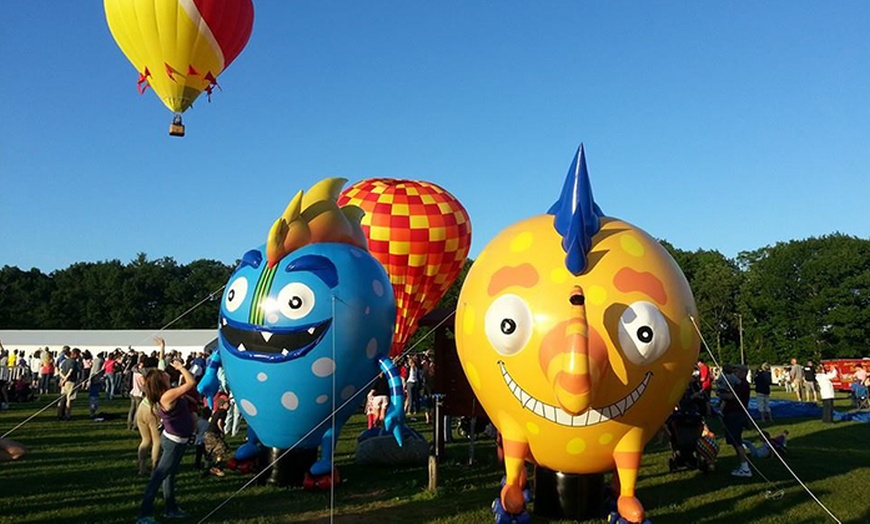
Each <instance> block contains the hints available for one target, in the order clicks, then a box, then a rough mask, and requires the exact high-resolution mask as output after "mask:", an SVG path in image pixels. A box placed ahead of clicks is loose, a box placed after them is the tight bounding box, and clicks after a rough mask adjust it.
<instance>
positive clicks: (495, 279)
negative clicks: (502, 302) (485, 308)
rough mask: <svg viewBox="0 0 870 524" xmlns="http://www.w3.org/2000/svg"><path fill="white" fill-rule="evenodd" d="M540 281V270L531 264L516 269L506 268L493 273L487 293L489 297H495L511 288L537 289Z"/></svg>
mask: <svg viewBox="0 0 870 524" xmlns="http://www.w3.org/2000/svg"><path fill="white" fill-rule="evenodd" d="M538 280H540V277H539V276H538V270H537V269H535V266H533V265H531V264H522V265H519V266H516V267H509V266H505V267H503V268H501V269H499V270H498V271H496V272H495V273H493V275H492V278H491V279H490V280H489V287H487V288H486V292H487V293H489V296H491V297H494V296H495V295H497V294H499V293H501V292H502V291H503V290H504V289H505V288H507V287H509V286H520V287H525V288H531V287H535V286H536V285H537V284H538Z"/></svg>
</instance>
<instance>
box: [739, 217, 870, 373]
mask: <svg viewBox="0 0 870 524" xmlns="http://www.w3.org/2000/svg"><path fill="white" fill-rule="evenodd" d="M738 262H739V264H740V265H741V267H743V268H745V271H746V278H745V279H744V284H743V287H742V288H741V299H742V303H743V310H744V311H745V312H746V315H747V317H748V318H751V319H752V322H753V326H752V327H751V329H748V330H747V331H748V332H751V335H752V339H753V340H754V341H758V342H759V343H761V344H764V345H769V346H772V347H773V349H774V350H775V352H776V355H777V357H778V360H779V361H780V362H784V361H786V360H788V359H789V358H790V357H796V358H799V359H801V360H807V359H814V360H818V359H820V358H830V357H847V356H855V355H858V354H860V353H861V352H862V351H865V350H866V348H867V345H868V342H870V324H868V322H870V309H868V306H870V242H868V241H867V240H863V239H858V238H855V237H849V236H846V235H842V234H839V233H835V234H832V235H828V236H824V237H821V238H815V237H813V238H809V239H806V240H792V241H790V242H779V243H777V244H776V245H774V246H772V247H770V246H768V247H766V248H762V249H759V250H756V251H751V252H745V253H741V254H740V255H739V257H738Z"/></svg>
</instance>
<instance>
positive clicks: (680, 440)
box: [665, 383, 715, 472]
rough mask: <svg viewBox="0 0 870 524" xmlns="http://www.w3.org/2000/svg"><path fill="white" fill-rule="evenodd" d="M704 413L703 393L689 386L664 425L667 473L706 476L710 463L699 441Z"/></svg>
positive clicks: (702, 431)
mask: <svg viewBox="0 0 870 524" xmlns="http://www.w3.org/2000/svg"><path fill="white" fill-rule="evenodd" d="M706 411H707V402H706V397H705V395H704V393H703V392H702V391H700V390H699V389H698V388H696V387H693V384H691V383H690V384H689V387H688V389H687V390H686V393H685V394H684V395H683V398H682V399H681V400H680V403H679V404H677V407H676V408H675V409H674V412H673V413H672V414H671V416H670V417H668V419H667V421H666V422H665V427H666V428H667V430H668V434H669V435H670V446H671V458H670V459H668V468H669V469H670V470H671V471H677V470H680V469H699V470H701V471H703V472H707V471H708V470H710V469H711V465H712V461H711V460H710V459H709V457H708V456H707V454H706V453H704V452H705V447H704V446H703V444H704V443H705V442H702V440H701V438H702V434H703V433H704V430H705V426H704V416H703V414H704V413H706ZM714 443H715V441H714ZM714 460H715V457H714Z"/></svg>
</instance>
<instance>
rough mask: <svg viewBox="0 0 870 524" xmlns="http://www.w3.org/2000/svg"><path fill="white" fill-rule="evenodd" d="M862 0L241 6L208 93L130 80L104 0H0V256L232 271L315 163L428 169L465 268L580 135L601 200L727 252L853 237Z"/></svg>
mask: <svg viewBox="0 0 870 524" xmlns="http://www.w3.org/2000/svg"><path fill="white" fill-rule="evenodd" d="M868 34H870V3H867V2H857V1H844V2H804V1H780V2H740V3H737V2H650V1H643V2H640V1H636V2H629V1H623V2H591V1H570V2H559V1H548V2H528V1H526V2H516V1H503V2H476V1H439V2H432V1H430V2H421V1H415V2H399V1H395V2H393V1H370V2H351V1H341V2H299V1H294V2H289V1H288V2H284V1H280V2H279V1H275V0H270V1H264V0H260V1H256V0H255V21H254V30H253V34H252V36H251V40H250V41H249V43H248V46H247V47H246V48H245V50H244V51H243V52H242V53H241V55H240V56H239V57H238V58H237V59H236V61H235V62H234V63H233V64H232V65H231V66H230V67H229V69H227V71H225V72H224V74H223V75H222V76H221V77H220V83H221V85H222V86H223V91H221V92H217V93H216V94H215V96H214V97H213V98H212V102H211V103H208V102H206V100H205V99H204V97H203V98H202V99H200V100H198V101H197V103H196V104H195V105H194V107H193V108H192V109H190V110H189V111H187V112H186V113H185V123H186V125H187V135H188V136H187V137H185V138H183V139H177V138H171V137H169V136H167V133H166V130H167V126H168V123H169V121H170V119H171V114H170V113H169V111H168V110H166V109H165V108H164V107H163V105H162V104H161V103H160V101H159V100H158V99H157V97H156V96H155V95H154V94H153V93H152V92H150V91H149V92H148V93H146V94H145V95H144V96H139V95H138V94H137V93H136V90H135V81H136V78H137V74H136V72H135V71H134V69H133V67H132V66H131V65H130V64H129V62H128V61H127V59H126V58H125V57H124V56H123V54H122V53H121V51H120V49H119V48H118V47H117V46H116V44H115V43H114V41H113V39H112V37H111V34H110V33H109V30H108V27H107V25H106V22H105V17H104V14H103V6H102V2H100V1H93V0H91V1H87V2H84V1H82V2H79V1H76V2H55V1H49V0H6V1H4V2H2V3H0V63H2V64H3V70H2V73H0V187H2V191H0V266H2V265H6V264H8V265H15V266H18V267H21V268H23V269H29V268H31V267H37V268H39V269H41V270H43V271H45V272H50V271H53V270H55V269H60V268H64V267H67V266H68V265H70V264H72V263H75V262H79V261H88V262H94V261H100V260H111V259H119V260H121V261H122V262H128V261H130V260H131V259H133V258H134V257H135V256H136V254H137V253H138V252H145V253H147V254H148V256H149V257H150V258H157V257H163V256H171V257H174V258H175V259H176V260H177V261H179V262H180V263H188V262H190V261H192V260H195V259H199V258H210V259H217V260H221V261H223V262H226V263H232V262H233V261H234V260H235V259H236V258H237V257H239V256H240V254H241V253H243V252H244V251H245V250H247V249H248V248H251V247H254V246H257V245H260V244H262V243H263V242H265V238H266V234H267V232H268V228H269V226H270V225H271V223H272V222H273V220H274V219H275V218H276V217H277V216H278V215H279V214H280V213H281V212H282V211H283V209H284V206H285V205H286V203H287V202H288V201H289V199H290V198H291V197H292V196H293V194H294V193H295V192H296V191H297V190H299V189H305V188H307V187H308V186H309V185H311V184H312V183H314V182H315V181H317V180H319V179H321V178H324V177H328V176H343V177H346V178H348V179H349V180H350V181H351V182H355V181H358V180H361V179H363V178H369V177H381V176H386V177H396V178H415V179H422V180H428V181H431V182H434V183H436V184H439V185H441V186H442V187H444V188H445V189H447V190H448V191H450V192H451V193H453V194H454V195H455V196H456V197H457V198H458V199H459V200H460V201H461V202H462V203H463V204H464V205H465V207H466V208H467V210H468V212H469V214H470V216H471V220H472V225H473V229H474V233H473V243H472V252H471V255H472V256H475V257H476V256H477V254H479V253H480V251H481V250H482V249H483V247H484V246H485V245H486V243H487V242H488V241H489V240H491V239H492V238H493V237H494V236H495V235H496V234H497V233H498V232H499V231H500V230H501V229H503V228H504V227H506V226H508V225H510V224H511V223H513V222H516V221H518V220H520V219H523V218H526V217H529V216H532V215H536V214H540V213H543V212H545V211H546V210H547V208H548V207H549V206H550V204H551V203H552V202H553V201H554V200H555V199H556V198H557V196H558V193H559V190H560V189H561V185H562V181H563V179H564V175H565V173H566V171H567V169H568V166H569V164H570V162H571V157H572V155H573V153H574V151H575V149H576V148H577V146H578V144H580V143H581V142H583V143H585V146H586V153H587V161H588V166H589V172H590V176H591V181H592V187H593V191H594V194H595V198H596V200H597V202H598V203H599V205H600V206H601V207H602V209H603V210H604V212H605V213H606V214H607V215H610V216H616V217H619V218H622V219H625V220H628V221H630V222H633V223H635V224H636V225H639V226H640V227H642V228H644V229H645V230H647V231H648V232H649V233H650V234H652V235H653V236H655V237H658V238H664V239H667V240H668V241H670V242H671V243H673V244H674V245H675V246H677V247H679V248H681V249H686V250H695V249H698V248H704V249H715V250H719V251H721V252H722V253H723V254H725V255H726V256H729V257H734V256H736V255H737V254H738V252H740V251H744V250H752V249H756V248H759V247H763V246H766V245H770V244H773V243H776V242H778V241H787V240H790V239H802V238H807V237H809V236H818V235H824V234H828V233H832V232H834V231H839V232H842V233H846V234H849V235H855V236H859V237H862V238H868V237H870V205H868V204H867V203H866V200H867V197H868V196H870V191H868V188H870V182H868V175H870V67H868V64H870V38H868V37H867V35H868Z"/></svg>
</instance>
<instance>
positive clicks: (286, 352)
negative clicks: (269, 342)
mask: <svg viewBox="0 0 870 524" xmlns="http://www.w3.org/2000/svg"><path fill="white" fill-rule="evenodd" d="M289 353H290V352H289V351H287V350H286V349H282V350H281V354H282V355H284V356H285V357H286V356H287V355H288V354H289Z"/></svg>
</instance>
